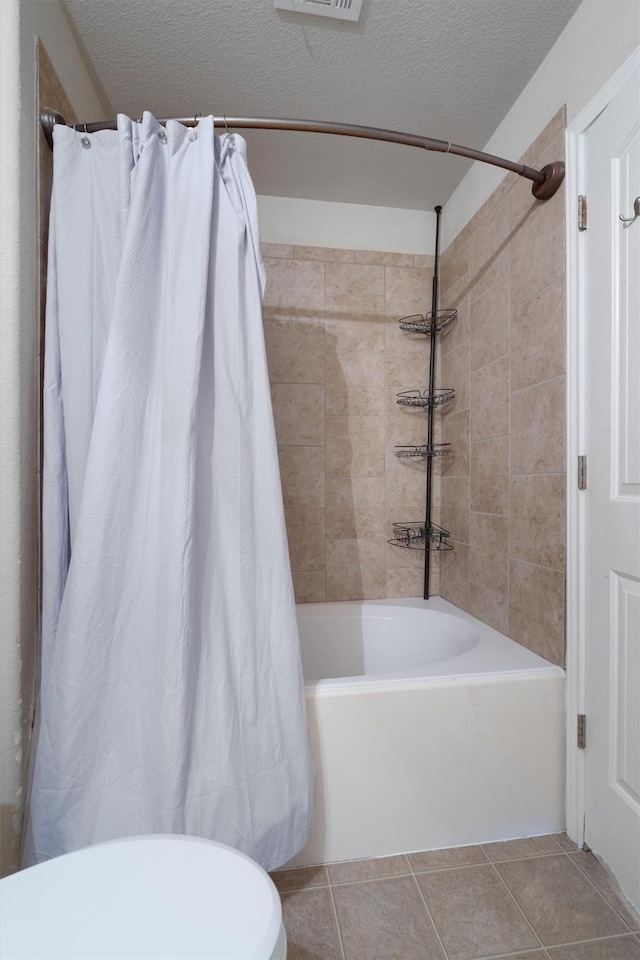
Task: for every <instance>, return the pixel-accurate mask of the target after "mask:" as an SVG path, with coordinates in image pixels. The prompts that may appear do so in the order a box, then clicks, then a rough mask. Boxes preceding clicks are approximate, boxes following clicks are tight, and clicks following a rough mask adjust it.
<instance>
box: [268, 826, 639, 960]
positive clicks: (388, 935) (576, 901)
mask: <svg viewBox="0 0 640 960" xmlns="http://www.w3.org/2000/svg"><path fill="white" fill-rule="evenodd" d="M272 877H273V879H274V881H275V883H276V886H277V887H278V890H279V891H280V896H281V899H282V908H283V914H284V923H285V927H286V929H287V937H288V941H289V953H288V960H488V958H492V960H493V958H500V960H640V918H638V917H637V916H636V915H635V914H634V913H633V912H632V910H631V909H630V908H629V906H628V904H627V903H626V901H625V900H624V898H623V897H622V895H621V894H620V893H619V891H618V889H617V886H616V884H615V881H613V880H612V878H611V877H610V876H609V874H608V873H607V872H606V871H605V869H604V868H603V867H602V866H601V865H600V863H599V862H598V861H597V860H596V858H595V857H594V856H593V855H592V854H591V853H586V852H581V851H579V850H577V848H576V847H575V846H574V844H573V843H571V841H570V840H568V839H567V837H566V836H565V835H558V836H546V837H534V838H530V839H525V840H510V841H508V842H506V843H489V844H484V845H483V846H477V847H459V848H456V849H451V850H432V851H428V852H425V853H412V854H409V855H408V856H404V855H402V856H396V857H382V858H381V859H377V860H352V861H349V862H345V863H329V864H327V865H326V866H320V867H302V868H299V869H297V870H279V871H276V872H275V873H273V874H272Z"/></svg>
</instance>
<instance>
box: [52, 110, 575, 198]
mask: <svg viewBox="0 0 640 960" xmlns="http://www.w3.org/2000/svg"><path fill="white" fill-rule="evenodd" d="M199 116H200V114H196V116H194V117H168V118H162V119H160V121H159V122H160V123H167V121H168V120H169V119H171V120H175V121H177V122H178V123H181V124H183V126H185V127H195V126H196V125H197V123H198V118H199ZM40 123H41V124H42V129H43V130H44V135H45V137H46V138H47V143H48V144H49V146H50V147H51V148H53V128H54V127H55V125H56V124H58V123H60V124H63V125H64V126H69V124H68V123H67V121H66V120H65V118H64V117H63V116H62V114H61V113H58V112H57V111H56V110H53V109H51V107H44V108H43V109H42V111H41V113H40ZM214 124H215V125H216V126H225V127H237V128H239V129H256V130H299V131H302V132H303V133H331V134H335V135H337V136H342V137H361V138H363V139H365V140H383V141H387V142H388V143H404V144H406V145H407V146H409V147H420V148H421V149H422V150H433V151H435V152H437V153H453V154H455V155H456V156H458V157H468V158H469V159H470V160H479V161H480V162H481V163H490V164H491V165H492V166H494V167H502V168H503V169H504V170H511V171H513V173H517V174H518V176H520V177H525V178H526V179H527V180H532V181H533V186H532V188H531V192H532V194H533V195H534V197H536V199H538V200H548V199H549V198H550V197H552V196H553V195H554V194H555V193H556V191H557V190H558V188H559V186H560V184H561V183H562V181H563V180H564V163H563V162H562V161H561V160H554V161H553V162H552V163H548V164H547V165H546V166H544V167H543V168H542V170H536V169H534V167H528V166H527V165H526V164H524V163H515V162H514V161H513V160H505V159H504V157H496V156H494V154H492V153H484V152H483V151H482V150H474V149H473V147H464V146H462V145H461V144H458V143H448V142H447V141H446V140H434V139H432V138H431V137H422V136H419V135H418V134H414V133H401V132H400V131H399V130H383V129H380V128H379V127H363V126H359V125H357V124H351V123H330V122H327V121H324V120H287V119H278V118H274V117H214ZM74 129H75V130H79V131H81V132H84V133H96V132H97V131H98V130H116V129H117V121H116V120H99V121H98V122H95V123H76V124H75V125H74Z"/></svg>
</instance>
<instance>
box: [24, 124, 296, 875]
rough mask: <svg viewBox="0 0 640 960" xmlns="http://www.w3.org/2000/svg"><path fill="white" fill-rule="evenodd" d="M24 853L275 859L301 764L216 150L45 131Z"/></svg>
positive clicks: (276, 545)
mask: <svg viewBox="0 0 640 960" xmlns="http://www.w3.org/2000/svg"><path fill="white" fill-rule="evenodd" d="M54 158H55V164H54V190H53V200H52V215H51V230H50V253H49V279H48V292H47V320H46V362H45V393H44V413H45V421H44V424H45V440H44V443H45V460H44V521H43V522H44V584H43V587H44V600H43V650H42V683H41V697H40V709H39V718H38V735H37V748H36V757H35V766H34V773H33V780H32V789H31V801H30V815H29V823H28V830H27V844H26V854H25V860H26V862H27V863H33V862H36V861H39V860H44V859H47V858H49V857H53V856H56V855H58V854H62V853H65V852H67V851H70V850H74V849H77V848H79V847H82V846H85V845H87V844H92V843H96V842H99V841H102V840H108V839H111V838H115V837H124V836H130V835H135V834H147V833H186V834H192V835H195V836H201V837H208V838H211V839H215V840H219V841H221V842H223V843H228V844H230V845H231V846H233V847H236V848H237V849H239V850H242V851H244V852H245V853H247V854H249V855H250V856H251V857H253V858H255V859H256V860H257V861H258V862H259V863H260V864H262V866H263V867H265V868H266V869H271V868H273V867H276V866H278V865H280V864H282V863H284V862H285V861H286V860H288V859H289V858H290V857H291V856H293V854H294V853H295V852H296V851H297V850H299V849H300V848H301V847H302V846H303V845H304V843H305V842H306V840H307V837H308V835H309V832H310V827H311V792H312V791H311V787H312V771H311V763H310V757H309V747H308V736H307V728H306V717H305V702H304V688H303V683H302V675H301V669H300V653H299V643H298V634H297V626H296V620H295V609H294V600H293V592H292V585H291V572H290V566H289V556H288V551H287V543H286V531H285V523H284V513H283V504H282V491H281V486H280V475H279V469H278V459H277V450H276V441H275V433H274V427H273V415H272V408H271V399H270V393H269V380H268V373H267V365H266V355H265V346H264V335H263V330H262V316H261V299H262V292H263V286H264V270H263V267H262V262H261V259H260V252H259V247H258V229H257V218H256V200H255V194H254V190H253V185H252V183H251V179H250V177H249V173H248V170H247V167H246V163H245V144H244V141H243V140H242V138H240V137H238V136H224V137H222V138H220V137H218V136H215V135H214V129H213V118H212V117H208V118H205V119H203V120H201V121H200V123H199V125H198V128H197V130H187V129H186V128H185V127H183V126H182V125H180V124H178V123H173V122H171V123H168V124H167V127H166V131H165V129H164V128H163V127H161V126H160V125H159V124H158V122H157V121H156V120H155V119H154V118H153V117H152V116H151V115H150V114H145V115H144V117H143V119H142V121H141V122H139V123H138V122H133V121H131V120H129V119H128V118H127V117H123V116H121V117H119V118H118V130H117V132H115V131H103V132H101V133H97V134H93V135H90V136H87V135H86V134H82V133H79V132H76V131H74V130H73V129H71V128H68V127H62V126H58V127H56V128H55V152H54Z"/></svg>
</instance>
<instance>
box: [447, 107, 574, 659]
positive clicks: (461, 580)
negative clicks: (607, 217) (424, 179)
mask: <svg viewBox="0 0 640 960" xmlns="http://www.w3.org/2000/svg"><path fill="white" fill-rule="evenodd" d="M563 131H564V112H563V111H561V112H559V113H558V114H557V115H556V116H555V117H554V118H553V119H552V120H551V121H550V123H549V124H548V126H547V127H546V128H545V129H544V130H543V131H542V133H541V134H540V136H539V137H538V138H537V140H536V141H535V142H534V143H533V144H532V146H531V147H530V148H529V150H528V151H527V153H526V155H525V157H524V158H523V161H524V162H525V163H528V164H530V165H532V166H535V167H538V168H540V167H542V166H544V164H545V163H548V162H550V161H551V160H558V159H562V157H563V153H564V144H563ZM563 217H564V189H563V188H562V189H561V190H560V191H559V192H558V193H557V194H556V196H555V197H553V198H552V199H551V200H548V201H546V202H540V201H535V200H534V198H533V197H532V195H531V185H530V183H529V182H528V181H526V180H522V179H520V178H516V177H515V175H512V174H510V175H509V176H508V177H507V178H506V179H505V180H504V181H503V183H502V184H501V185H500V187H498V189H497V190H496V191H495V193H494V194H493V195H492V196H491V197H490V198H489V200H488V201H487V202H486V203H485V204H484V206H483V207H482V208H481V209H480V210H479V211H478V213H477V214H476V215H475V216H474V217H473V219H472V220H471V221H470V223H469V224H468V225H467V226H466V227H465V228H464V230H463V231H462V232H461V233H460V234H459V235H458V237H457V238H456V239H455V240H454V241H453V243H452V244H451V245H450V246H449V247H448V248H447V250H446V251H445V253H444V255H443V258H442V271H441V278H442V280H441V290H442V295H441V298H440V301H441V305H443V306H455V307H457V308H458V311H459V320H458V324H457V326H456V327H455V328H453V329H452V331H451V333H450V334H449V335H448V336H446V337H445V338H444V339H443V343H442V355H441V379H440V383H441V384H442V385H443V386H451V387H455V388H456V391H457V400H456V402H455V405H453V406H452V407H451V408H450V409H449V410H448V411H447V413H446V414H444V416H443V419H442V439H443V440H445V441H446V440H448V441H450V442H451V443H452V444H453V445H454V448H455V453H454V456H453V457H452V458H451V462H450V463H449V465H448V467H447V468H446V473H445V474H444V475H443V477H442V481H441V482H442V523H443V525H444V526H445V527H446V528H447V529H449V530H451V532H452V534H453V536H454V539H455V541H456V544H455V551H454V552H453V553H449V554H446V555H445V556H443V557H442V558H441V571H440V576H441V593H442V595H443V596H444V597H446V598H447V599H449V600H451V602H452V603H455V604H456V605H457V606H459V607H462V608H463V609H464V610H467V611H468V612H470V613H471V614H473V615H474V616H476V617H478V618H479V619H481V620H483V621H485V622H486V623H489V624H491V625H492V626H494V627H496V628H497V629H498V630H500V631H501V632H503V633H506V634H508V635H509V636H510V637H512V638H513V639H514V640H517V641H518V642H519V643H522V644H524V646H526V647H529V648H530V649H532V650H534V651H535V652H536V653H539V654H540V655H541V656H543V657H546V658H547V659H548V660H551V661H552V662H553V663H559V664H562V663H563V661H564V647H563V644H564V639H563V638H564V483H565V477H564V293H563V291H564V270H565V260H564V219H563Z"/></svg>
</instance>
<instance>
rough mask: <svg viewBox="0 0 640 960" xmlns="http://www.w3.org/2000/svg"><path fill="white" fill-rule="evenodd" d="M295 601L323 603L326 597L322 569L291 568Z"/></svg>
mask: <svg viewBox="0 0 640 960" xmlns="http://www.w3.org/2000/svg"><path fill="white" fill-rule="evenodd" d="M291 575H292V577H293V592H294V595H295V598H296V603H323V602H324V601H325V600H326V599H327V593H326V587H325V573H324V570H293V571H292V574H291Z"/></svg>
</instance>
